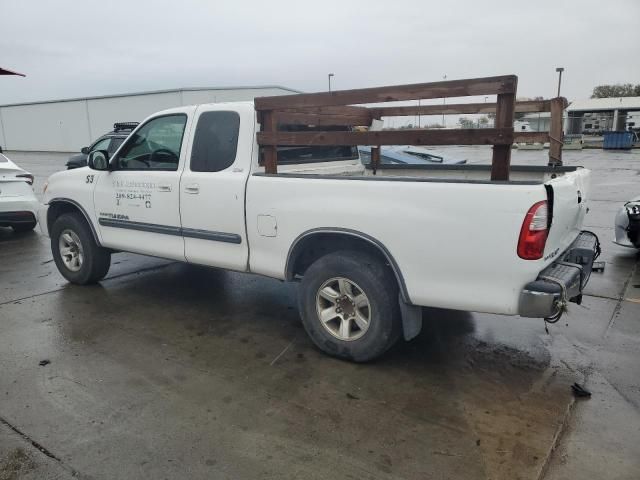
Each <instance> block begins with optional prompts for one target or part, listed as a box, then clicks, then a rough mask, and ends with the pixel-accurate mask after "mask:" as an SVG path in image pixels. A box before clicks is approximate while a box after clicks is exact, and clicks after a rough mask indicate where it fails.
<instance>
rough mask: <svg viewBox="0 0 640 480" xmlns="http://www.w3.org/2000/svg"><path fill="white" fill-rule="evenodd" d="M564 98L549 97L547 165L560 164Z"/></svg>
mask: <svg viewBox="0 0 640 480" xmlns="http://www.w3.org/2000/svg"><path fill="white" fill-rule="evenodd" d="M565 102H566V100H565V99H564V98H563V97H556V98H552V99H551V123H550V124H549V166H559V165H562V145H563V132H562V130H563V129H562V113H563V111H564V107H565Z"/></svg>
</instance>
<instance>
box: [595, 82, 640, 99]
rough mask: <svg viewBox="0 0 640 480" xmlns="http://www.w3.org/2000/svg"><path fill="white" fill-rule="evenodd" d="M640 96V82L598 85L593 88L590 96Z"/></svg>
mask: <svg viewBox="0 0 640 480" xmlns="http://www.w3.org/2000/svg"><path fill="white" fill-rule="evenodd" d="M611 97H640V83H639V84H637V85H634V84H633V83H616V84H615V85H598V86H597V87H594V88H593V93H592V94H591V98H611Z"/></svg>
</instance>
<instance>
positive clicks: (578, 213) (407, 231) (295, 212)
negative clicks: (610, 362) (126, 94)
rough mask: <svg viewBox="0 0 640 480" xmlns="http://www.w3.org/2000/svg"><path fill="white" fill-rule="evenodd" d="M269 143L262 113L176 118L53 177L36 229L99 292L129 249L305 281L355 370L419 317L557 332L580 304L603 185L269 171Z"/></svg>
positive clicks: (418, 171) (304, 160) (346, 155)
mask: <svg viewBox="0 0 640 480" xmlns="http://www.w3.org/2000/svg"><path fill="white" fill-rule="evenodd" d="M259 130H260V124H259V123H258V117H257V115H256V111H255V109H254V104H253V103H251V102H240V103H226V104H225V103H219V104H208V105H199V106H188V107H180V108H174V109H170V110H165V111H163V112H159V113H157V114H155V115H152V116H151V117H149V118H147V119H146V120H145V121H144V122H142V123H141V124H140V125H139V126H138V128H136V129H135V131H134V132H133V133H132V134H131V135H130V136H129V138H128V139H127V140H126V141H125V142H124V143H123V144H122V145H121V147H120V148H119V149H118V150H117V151H116V152H115V153H114V154H113V155H112V156H111V158H108V156H107V155H108V154H107V152H103V151H96V152H92V153H91V155H90V157H89V160H88V163H89V166H88V167H84V168H79V169H75V170H69V171H64V172H59V173H56V174H54V175H52V176H51V177H50V178H49V180H48V186H46V187H45V194H44V205H43V207H42V208H41V210H40V211H39V223H40V225H41V228H42V229H43V231H44V233H45V234H46V235H49V236H50V237H51V249H52V252H53V257H54V259H55V263H56V265H57V267H58V269H59V270H60V273H61V274H62V275H63V276H64V277H65V278H66V279H67V280H69V281H70V282H73V283H77V284H87V283H92V282H97V281H99V280H101V279H102V278H103V277H104V276H105V275H106V274H107V271H108V270H109V263H110V260H111V253H112V252H118V251H127V252H134V253H139V254H143V255H152V256H155V257H163V258H167V259H174V260H178V261H181V262H188V263H193V264H198V265H209V266H212V267H218V268H223V269H228V270H235V271H239V272H251V273H256V274H260V275H266V276H268V277H273V278H275V279H279V280H285V281H299V282H300V286H299V309H300V315H301V317H302V321H303V323H304V326H305V328H306V331H307V332H308V334H309V335H310V337H311V338H312V340H313V341H314V343H315V344H316V345H317V346H318V347H319V348H320V349H321V350H323V351H325V352H327V353H329V354H331V355H334V356H337V357H341V358H346V359H351V360H355V361H366V360H370V359H373V358H375V357H377V356H379V355H381V354H382V353H384V352H385V351H386V350H387V349H388V348H389V347H391V345H393V344H394V343H395V342H396V341H397V340H398V339H399V338H400V337H401V336H403V335H404V337H405V339H410V338H412V337H414V336H415V335H417V334H418V332H419V331H420V328H421V326H422V309H421V306H429V307H441V308H447V309H458V310H468V311H478V312H490V313H497V314H506V315H520V316H524V317H534V318H535V317H537V318H552V317H554V316H557V315H559V314H560V313H561V312H562V310H563V309H564V308H565V307H566V302H568V301H579V300H580V295H581V292H582V289H583V288H584V286H585V285H586V283H587V280H588V279H589V275H590V273H591V266H592V263H593V260H594V257H596V256H597V253H598V252H597V251H598V249H599V248H598V241H597V238H596V237H595V235H593V234H591V233H589V232H581V226H582V222H583V218H584V215H585V213H586V212H587V199H588V196H589V175H590V173H589V171H588V170H586V169H584V168H579V167H559V168H553V169H551V168H547V167H544V166H541V167H512V168H511V179H510V180H509V181H490V180H489V169H490V167H489V166H488V165H487V166H483V165H433V166H431V165H429V166H427V165H425V166H408V167H404V166H401V165H395V166H388V167H387V168H384V166H381V167H380V168H379V169H378V172H377V175H375V176H374V175H373V174H372V171H371V169H368V168H365V166H363V164H362V163H361V161H360V159H359V157H358V151H357V148H355V147H350V146H346V147H345V146H338V147H326V146H323V147H304V148H302V147H301V148H296V147H288V148H280V150H279V152H278V157H279V159H278V162H279V170H278V173H277V174H267V173H265V169H264V167H263V166H262V165H261V163H262V162H261V160H260V158H261V156H260V152H259V151H260V147H259V145H258V143H257V141H256V133H257V132H258V131H259ZM506 321H507V319H505V322H506ZM505 325H506V324H505Z"/></svg>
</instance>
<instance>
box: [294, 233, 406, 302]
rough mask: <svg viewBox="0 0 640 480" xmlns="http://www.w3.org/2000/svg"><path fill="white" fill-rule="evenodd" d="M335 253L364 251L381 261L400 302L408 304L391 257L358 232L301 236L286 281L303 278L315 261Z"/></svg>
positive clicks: (296, 243)
mask: <svg viewBox="0 0 640 480" xmlns="http://www.w3.org/2000/svg"><path fill="white" fill-rule="evenodd" d="M338 250H355V251H357V252H364V253H367V254H369V255H371V256H372V257H374V258H377V259H378V260H380V262H382V263H383V264H385V265H386V266H387V267H388V268H389V270H390V271H391V272H392V273H393V275H394V277H395V278H396V281H397V282H398V287H399V288H400V292H401V295H402V298H403V300H405V301H408V296H407V292H406V287H405V284H404V279H403V278H402V274H401V273H400V269H399V268H398V265H397V264H396V263H395V260H394V259H393V257H392V256H391V254H390V253H389V252H388V251H387V250H386V249H385V248H384V246H383V245H382V244H380V243H379V242H378V241H376V240H375V239H373V238H370V237H368V236H367V235H364V234H359V233H357V232H353V233H352V232H316V233H310V234H306V235H304V236H302V237H300V238H299V239H298V240H297V241H296V242H295V244H294V246H293V247H292V248H291V250H290V252H289V257H288V259H287V266H286V272H285V274H286V278H287V280H293V279H295V278H296V277H301V276H303V275H304V272H305V271H306V270H307V268H309V267H310V266H311V264H312V263H313V262H315V261H316V260H317V259H319V258H320V257H322V256H324V255H327V254H328V253H331V252H336V251H338Z"/></svg>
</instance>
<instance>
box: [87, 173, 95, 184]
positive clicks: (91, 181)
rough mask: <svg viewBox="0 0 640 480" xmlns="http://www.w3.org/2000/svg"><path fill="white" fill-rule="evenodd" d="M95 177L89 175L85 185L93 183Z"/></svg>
mask: <svg viewBox="0 0 640 480" xmlns="http://www.w3.org/2000/svg"><path fill="white" fill-rule="evenodd" d="M93 177H94V175H87V180H86V182H85V183H93Z"/></svg>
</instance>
